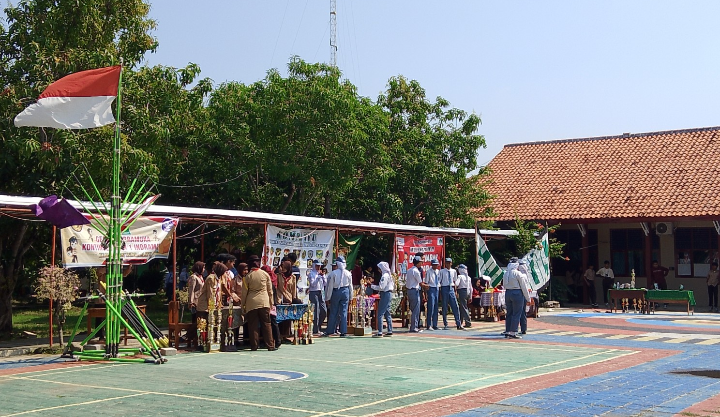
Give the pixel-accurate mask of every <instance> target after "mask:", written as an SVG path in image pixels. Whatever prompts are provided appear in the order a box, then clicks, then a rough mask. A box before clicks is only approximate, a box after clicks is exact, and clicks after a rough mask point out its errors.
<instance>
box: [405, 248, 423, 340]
mask: <svg viewBox="0 0 720 417" xmlns="http://www.w3.org/2000/svg"><path fill="white" fill-rule="evenodd" d="M421 263H422V258H421V257H420V256H418V255H415V257H414V258H413V266H412V267H411V268H410V269H408V271H407V274H406V275H405V288H406V289H407V298H408V308H409V309H410V325H409V326H408V327H409V328H410V333H421V332H422V329H419V328H418V327H419V326H420V283H421V282H422V275H421V274H420V269H419V268H418V265H420V264H421Z"/></svg>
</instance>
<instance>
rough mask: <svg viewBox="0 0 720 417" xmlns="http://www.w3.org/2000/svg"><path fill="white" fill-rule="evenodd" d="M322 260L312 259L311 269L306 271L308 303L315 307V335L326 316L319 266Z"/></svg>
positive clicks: (323, 280) (322, 282)
mask: <svg viewBox="0 0 720 417" xmlns="http://www.w3.org/2000/svg"><path fill="white" fill-rule="evenodd" d="M321 267H322V262H320V260H318V259H316V260H315V261H313V269H311V270H310V272H309V273H308V285H309V287H310V304H312V305H313V307H314V308H315V314H314V315H313V330H312V332H313V334H314V335H316V336H319V335H320V326H321V325H322V324H323V322H324V321H325V317H326V316H327V306H326V305H325V300H324V299H323V289H324V288H325V275H324V274H323V273H322V271H321V270H320V268H321Z"/></svg>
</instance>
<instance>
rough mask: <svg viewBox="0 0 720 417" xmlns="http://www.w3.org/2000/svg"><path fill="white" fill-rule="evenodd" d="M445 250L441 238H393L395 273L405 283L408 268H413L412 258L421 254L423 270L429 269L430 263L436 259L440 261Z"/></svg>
mask: <svg viewBox="0 0 720 417" xmlns="http://www.w3.org/2000/svg"><path fill="white" fill-rule="evenodd" d="M444 250H445V238H444V237H443V236H422V237H417V236H402V235H396V238H395V256H396V258H395V272H396V273H397V274H398V275H399V276H400V279H401V281H402V282H405V274H406V273H407V270H408V268H411V267H412V266H413V263H412V262H413V257H414V256H415V255H416V254H422V264H421V267H422V269H423V270H428V269H429V268H430V261H432V260H433V259H437V260H439V261H442V259H441V258H442V256H443V253H444ZM440 263H441V264H442V262H440Z"/></svg>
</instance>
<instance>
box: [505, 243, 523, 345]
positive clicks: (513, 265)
mask: <svg viewBox="0 0 720 417" xmlns="http://www.w3.org/2000/svg"><path fill="white" fill-rule="evenodd" d="M518 266H520V264H518V258H517V257H515V256H513V257H512V258H510V260H509V261H508V264H507V267H506V268H505V272H503V280H502V283H503V288H505V289H507V288H506V287H505V281H506V280H508V279H509V278H510V273H511V272H512V271H514V270H515V269H517V268H518ZM507 297H508V296H507V291H506V292H505V331H504V332H502V333H500V334H501V335H503V336H505V337H507V336H508V335H509V334H510V329H511V327H510V310H509V305H508V302H507Z"/></svg>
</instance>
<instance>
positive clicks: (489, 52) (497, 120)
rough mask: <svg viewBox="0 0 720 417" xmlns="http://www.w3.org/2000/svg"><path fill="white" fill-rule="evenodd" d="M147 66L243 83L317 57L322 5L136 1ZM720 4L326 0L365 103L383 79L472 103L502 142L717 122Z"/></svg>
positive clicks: (324, 15) (325, 17)
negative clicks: (149, 31)
mask: <svg viewBox="0 0 720 417" xmlns="http://www.w3.org/2000/svg"><path fill="white" fill-rule="evenodd" d="M148 1H149V2H150V4H151V11H150V16H151V18H153V19H155V20H156V21H157V25H158V28H157V30H156V31H155V32H154V35H155V36H156V37H157V38H158V41H159V47H158V50H157V52H156V53H154V54H149V55H148V56H147V58H146V64H148V65H158V64H161V65H167V66H173V67H183V66H185V65H187V64H188V63H190V62H192V63H195V64H198V65H199V66H200V68H201V70H202V73H201V77H209V78H211V79H212V80H213V81H214V83H215V85H219V84H221V83H223V82H226V81H238V82H242V83H253V82H255V81H258V80H261V79H263V78H264V76H265V74H266V72H267V71H268V69H270V68H277V69H278V70H280V71H281V73H283V74H284V73H285V72H286V71H285V69H286V67H287V63H288V61H289V59H290V57H291V56H293V55H298V56H299V57H300V58H302V59H304V60H305V61H309V62H329V61H330V42H329V40H330V0H263V1H249V0H225V1H220V0H204V1H202V2H198V1H193V2H190V1H186V0H148ZM718 16H720V2H717V1H709V0H708V1H689V0H683V1H679V0H678V1H662V0H652V1H641V0H633V1H626V0H622V1H612V0H604V1H577V0H573V1H538V0H533V1H504V0H503V1H480V0H456V1H447V0H442V1H441V0H435V1H428V0H395V1H388V0H385V1H380V0H337V40H338V52H337V63H338V67H339V68H340V70H341V71H342V72H343V76H344V77H345V78H347V79H348V80H350V81H351V82H352V83H353V84H355V85H356V86H357V87H358V92H359V94H360V95H362V96H367V97H370V98H371V99H373V100H375V99H376V98H377V97H378V95H379V94H381V93H382V92H383V91H384V90H385V88H386V85H387V81H388V79H389V78H390V77H393V76H397V75H403V76H405V77H406V78H409V79H414V80H417V81H418V82H419V83H420V85H421V86H423V88H425V90H426V92H427V96H428V98H430V99H431V100H434V99H435V98H436V97H438V96H440V97H443V98H445V99H446V100H448V101H449V102H450V104H451V106H452V107H456V108H459V109H462V110H465V111H467V112H474V113H476V114H478V115H479V116H480V117H481V119H482V125H481V126H480V129H479V131H478V133H479V134H481V135H484V136H485V140H486V143H487V148H486V149H483V150H481V151H480V152H479V154H478V162H479V164H480V165H485V164H487V163H488V162H489V161H490V160H491V159H492V158H493V157H494V156H495V155H496V154H497V153H498V152H500V151H501V150H502V147H503V146H504V145H505V144H509V143H521V142H534V141H544V140H553V139H570V138H584V137H595V136H611V135H620V134H623V133H642V132H654V131H661V130H675V129H692V128H699V127H707V126H717V125H720V117H719V115H718V111H719V110H720V109H718V106H717V105H716V104H717V102H718V98H720V74H719V73H720V25H718V21H717V18H718Z"/></svg>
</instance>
